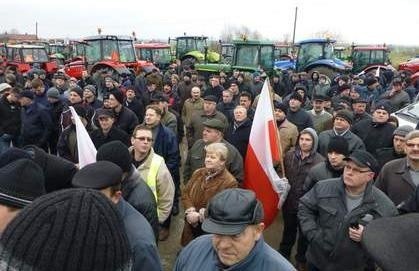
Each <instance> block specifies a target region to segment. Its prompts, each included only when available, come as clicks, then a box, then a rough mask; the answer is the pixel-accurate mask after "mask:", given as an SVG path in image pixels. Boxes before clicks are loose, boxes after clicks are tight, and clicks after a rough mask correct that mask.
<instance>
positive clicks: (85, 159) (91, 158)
mask: <svg viewBox="0 0 419 271" xmlns="http://www.w3.org/2000/svg"><path fill="white" fill-rule="evenodd" d="M70 111H71V115H72V117H73V120H74V123H75V125H76V135H77V152H78V154H79V168H80V169H81V168H83V167H84V166H87V165H88V164H91V163H94V162H96V152H97V151H96V148H95V145H94V144H93V142H92V139H91V138H90V136H89V133H87V130H86V127H84V125H83V123H82V122H81V120H80V117H79V116H78V115H77V113H76V110H74V107H72V106H70Z"/></svg>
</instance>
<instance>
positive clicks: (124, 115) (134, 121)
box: [114, 106, 138, 135]
mask: <svg viewBox="0 0 419 271" xmlns="http://www.w3.org/2000/svg"><path fill="white" fill-rule="evenodd" d="M137 125H138V118H137V116H136V115H135V113H134V112H132V111H131V110H130V109H128V108H127V107H125V106H122V107H121V111H119V112H115V123H114V126H115V127H118V128H119V129H121V130H124V131H125V132H126V133H127V134H128V135H132V132H133V131H134V128H135V126H137Z"/></svg>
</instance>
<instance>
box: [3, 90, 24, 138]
mask: <svg viewBox="0 0 419 271" xmlns="http://www.w3.org/2000/svg"><path fill="white" fill-rule="evenodd" d="M20 111H21V108H20V105H19V104H17V103H10V102H9V101H8V100H7V98H6V95H3V96H2V97H1V99H0V135H2V134H8V135H19V134H20V126H21V113H20Z"/></svg>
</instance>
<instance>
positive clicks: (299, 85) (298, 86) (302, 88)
mask: <svg viewBox="0 0 419 271" xmlns="http://www.w3.org/2000/svg"><path fill="white" fill-rule="evenodd" d="M299 89H301V90H302V91H304V92H305V93H307V88H306V86H304V85H301V84H297V85H296V86H295V87H294V91H297V90H299Z"/></svg>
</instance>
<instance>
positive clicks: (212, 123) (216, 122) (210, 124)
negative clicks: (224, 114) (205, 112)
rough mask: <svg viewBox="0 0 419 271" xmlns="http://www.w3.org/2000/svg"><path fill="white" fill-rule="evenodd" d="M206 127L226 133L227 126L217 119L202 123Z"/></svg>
mask: <svg viewBox="0 0 419 271" xmlns="http://www.w3.org/2000/svg"><path fill="white" fill-rule="evenodd" d="M202 124H203V125H204V126H205V127H209V128H213V129H217V130H218V131H220V132H222V133H224V129H225V125H224V123H223V122H222V121H221V120H219V119H216V118H212V119H208V120H206V121H204V122H203V123H202Z"/></svg>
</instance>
